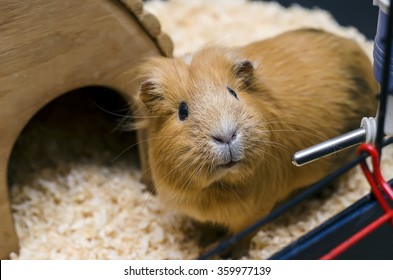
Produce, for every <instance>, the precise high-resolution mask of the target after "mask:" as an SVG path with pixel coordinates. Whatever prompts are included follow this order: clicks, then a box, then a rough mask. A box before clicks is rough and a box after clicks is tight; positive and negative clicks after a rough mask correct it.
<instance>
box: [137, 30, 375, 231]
mask: <svg viewBox="0 0 393 280" xmlns="http://www.w3.org/2000/svg"><path fill="white" fill-rule="evenodd" d="M138 71H139V73H140V76H141V78H142V82H141V86H140V89H139V92H138V94H137V95H136V96H135V98H136V100H135V104H137V110H140V111H141V113H142V114H144V116H146V117H145V118H144V121H143V124H142V127H145V128H146V130H147V133H148V138H147V142H148V157H149V162H150V168H151V173H152V178H153V182H154V186H155V189H156V191H157V193H158V196H159V197H160V198H161V200H162V201H164V202H165V203H166V204H167V205H169V206H170V207H172V208H173V209H175V210H176V211H177V212H178V213H181V214H185V215H187V216H189V217H191V218H193V219H195V220H196V221H199V222H206V223H211V224H217V225H220V226H224V227H225V228H227V229H228V231H229V233H231V234H233V233H236V232H239V231H240V230H242V229H243V228H244V227H246V226H248V225H250V224H251V223H253V222H255V221H256V220H258V219H259V218H261V217H263V216H264V215H266V214H268V213H269V212H270V211H271V210H272V209H273V208H274V207H275V205H277V203H279V202H281V201H282V200H284V199H285V198H287V197H288V195H289V194H291V193H292V192H293V191H295V190H298V189H300V188H303V187H305V186H308V185H310V184H311V183H313V182H316V181H317V180H320V179H321V178H323V177H324V176H325V175H327V174H328V173H329V172H331V171H332V170H333V169H335V168H337V167H339V166H340V165H342V164H343V163H344V162H345V161H347V160H348V159H349V158H350V155H351V153H345V152H344V153H340V154H339V155H336V156H330V157H327V158H324V159H321V160H319V161H316V162H313V163H311V164H309V165H306V166H302V167H295V166H294V165H293V164H292V162H291V158H292V155H293V154H294V153H295V152H296V151H299V150H301V149H304V148H306V147H309V146H312V145H314V144H317V143H320V142H322V141H324V140H327V139H329V138H332V137H335V136H338V135H341V134H343V133H345V132H348V131H350V130H353V129H356V128H359V125H360V120H361V118H362V117H365V116H373V115H375V112H376V107H377V101H376V94H377V92H378V84H377V83H376V82H375V80H374V77H373V73H372V66H371V63H370V60H369V58H368V57H367V56H366V54H365V53H364V52H363V50H362V49H361V48H360V47H359V46H358V45H357V44H356V43H355V42H353V41H351V40H349V39H345V38H342V37H339V36H336V35H333V34H331V33H328V32H325V31H321V30H316V29H301V30H296V31H289V32H286V33H283V34H280V35H278V36H276V37H273V38H269V39H266V40H262V41H258V42H255V43H251V44H249V45H246V46H243V47H237V48H227V47H222V46H209V47H206V48H203V49H201V50H200V51H198V52H196V53H194V54H192V55H189V56H187V57H180V58H162V57H159V58H158V57H157V58H150V59H149V60H148V61H147V62H146V63H144V64H143V65H141V67H140V68H139V70H138ZM352 152H353V151H352Z"/></svg>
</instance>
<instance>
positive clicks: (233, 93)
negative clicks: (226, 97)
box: [227, 87, 239, 99]
mask: <svg viewBox="0 0 393 280" xmlns="http://www.w3.org/2000/svg"><path fill="white" fill-rule="evenodd" d="M227 89H228V92H229V93H230V94H231V95H232V96H234V97H235V98H236V99H239V98H238V97H237V94H236V92H235V91H234V90H233V89H231V88H230V87H227Z"/></svg>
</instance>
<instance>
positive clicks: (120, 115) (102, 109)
mask: <svg viewBox="0 0 393 280" xmlns="http://www.w3.org/2000/svg"><path fill="white" fill-rule="evenodd" d="M94 105H95V106H96V107H97V108H98V109H100V110H101V111H103V112H105V113H107V114H110V115H112V116H115V117H121V118H132V116H131V115H129V114H127V115H125V114H118V113H115V112H112V111H109V110H107V109H105V108H104V107H101V106H100V105H98V104H97V102H94ZM125 110H127V112H129V109H128V108H127V109H123V111H125Z"/></svg>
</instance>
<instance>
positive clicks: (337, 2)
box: [270, 0, 378, 39]
mask: <svg viewBox="0 0 393 280" xmlns="http://www.w3.org/2000/svg"><path fill="white" fill-rule="evenodd" d="M270 2H273V1H270ZM275 2H279V3H280V4H282V5H283V6H286V7H288V6H290V5H291V4H294V3H297V4H299V5H301V6H303V7H307V8H313V7H319V8H321V9H324V10H328V11H329V12H330V13H331V14H332V15H333V17H334V18H335V19H336V20H337V21H338V23H340V25H343V26H354V27H356V28H357V29H358V30H359V31H360V32H361V33H363V34H364V35H366V36H367V38H369V39H374V37H375V32H376V28H377V19H378V7H376V6H373V1H372V0H297V1H294V0H276V1H275Z"/></svg>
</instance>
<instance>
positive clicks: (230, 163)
mask: <svg viewBox="0 0 393 280" xmlns="http://www.w3.org/2000/svg"><path fill="white" fill-rule="evenodd" d="M238 163H239V162H238V161H233V160H231V161H230V162H228V163H225V164H220V165H219V166H218V167H220V168H225V169H229V168H231V167H234V166H235V165H236V164H238Z"/></svg>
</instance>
